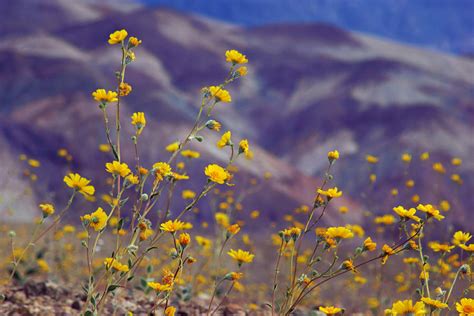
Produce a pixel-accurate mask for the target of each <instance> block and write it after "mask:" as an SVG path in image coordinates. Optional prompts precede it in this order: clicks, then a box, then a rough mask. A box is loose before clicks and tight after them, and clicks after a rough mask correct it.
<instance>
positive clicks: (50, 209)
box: [39, 203, 54, 217]
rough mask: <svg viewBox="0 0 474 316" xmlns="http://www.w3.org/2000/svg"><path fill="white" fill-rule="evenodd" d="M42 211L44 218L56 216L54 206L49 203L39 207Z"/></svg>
mask: <svg viewBox="0 0 474 316" xmlns="http://www.w3.org/2000/svg"><path fill="white" fill-rule="evenodd" d="M39 207H40V209H41V210H42V211H43V217H48V216H51V215H53V214H54V206H53V205H52V204H49V203H44V204H40V205H39Z"/></svg>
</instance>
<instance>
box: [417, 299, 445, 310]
mask: <svg viewBox="0 0 474 316" xmlns="http://www.w3.org/2000/svg"><path fill="white" fill-rule="evenodd" d="M421 301H422V302H423V303H425V304H426V305H428V306H429V307H430V308H431V310H436V309H445V308H448V304H445V303H443V302H441V301H438V300H434V299H432V298H429V297H422V298H421Z"/></svg>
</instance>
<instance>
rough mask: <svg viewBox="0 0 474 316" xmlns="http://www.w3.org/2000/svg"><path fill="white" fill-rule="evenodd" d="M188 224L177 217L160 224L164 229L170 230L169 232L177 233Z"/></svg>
mask: <svg viewBox="0 0 474 316" xmlns="http://www.w3.org/2000/svg"><path fill="white" fill-rule="evenodd" d="M185 226H186V223H185V222H182V221H180V220H177V219H175V220H174V221H172V220H169V221H167V222H165V223H162V224H161V225H160V228H161V230H162V231H165V232H169V233H175V232H177V231H178V230H183V229H184V228H185Z"/></svg>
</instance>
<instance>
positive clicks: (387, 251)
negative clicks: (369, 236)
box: [382, 244, 395, 264]
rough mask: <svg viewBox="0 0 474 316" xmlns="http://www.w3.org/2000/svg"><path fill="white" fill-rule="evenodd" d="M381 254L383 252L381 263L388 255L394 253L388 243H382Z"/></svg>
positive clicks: (385, 260)
mask: <svg viewBox="0 0 474 316" xmlns="http://www.w3.org/2000/svg"><path fill="white" fill-rule="evenodd" d="M382 254H383V258H382V264H385V263H386V262H387V259H388V257H389V256H391V255H394V254H395V251H394V250H393V249H392V247H390V246H389V245H387V244H384V245H383V246H382Z"/></svg>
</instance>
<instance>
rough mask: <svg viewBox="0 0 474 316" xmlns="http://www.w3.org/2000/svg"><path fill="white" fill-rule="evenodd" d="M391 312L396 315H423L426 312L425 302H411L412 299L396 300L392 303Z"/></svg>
mask: <svg viewBox="0 0 474 316" xmlns="http://www.w3.org/2000/svg"><path fill="white" fill-rule="evenodd" d="M392 313H393V314H394V315H396V316H402V315H404V316H408V315H413V316H424V315H425V314H426V310H425V304H424V303H423V302H416V303H415V304H413V302H412V300H404V301H398V302H395V303H393V305H392Z"/></svg>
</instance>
